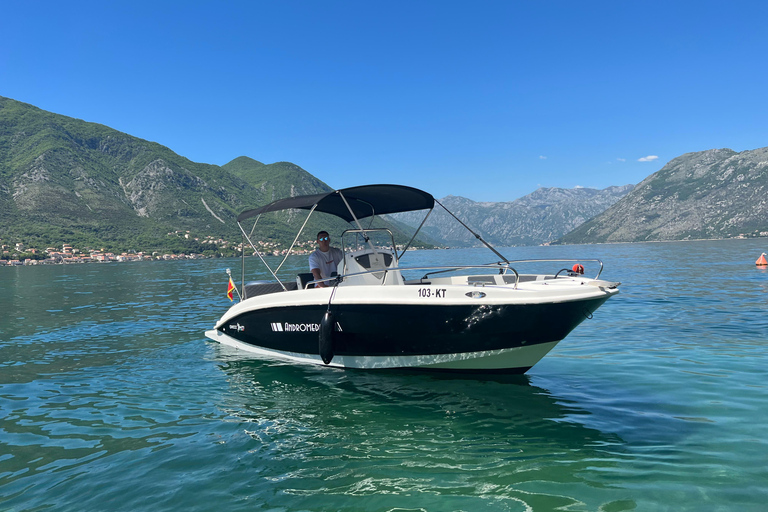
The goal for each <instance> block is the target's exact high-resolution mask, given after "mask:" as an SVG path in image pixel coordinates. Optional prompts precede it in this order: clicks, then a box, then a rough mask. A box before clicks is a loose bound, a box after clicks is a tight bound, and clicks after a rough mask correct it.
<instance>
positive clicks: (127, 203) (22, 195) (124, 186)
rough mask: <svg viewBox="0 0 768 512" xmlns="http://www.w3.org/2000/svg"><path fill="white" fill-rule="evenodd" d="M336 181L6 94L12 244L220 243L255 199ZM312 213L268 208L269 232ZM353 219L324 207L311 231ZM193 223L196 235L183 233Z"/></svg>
mask: <svg viewBox="0 0 768 512" xmlns="http://www.w3.org/2000/svg"><path fill="white" fill-rule="evenodd" d="M329 190H331V187H329V186H328V185H327V184H325V183H323V182H322V181H320V180H319V179H317V178H316V177H314V176H312V175H311V174H310V173H308V172H307V171H305V170H304V169H302V168H301V167H299V166H297V165H295V164H292V163H290V162H278V163H274V164H263V163H261V162H258V161H256V160H253V159H251V158H248V157H239V158H236V159H234V160H232V161H231V162H229V163H227V164H225V165H224V166H221V167H219V166H216V165H208V164H200V163H195V162H192V161H191V160H189V159H187V158H184V157H182V156H179V155H178V154H176V153H174V152H173V151H171V150H170V149H169V148H167V147H165V146H161V145H160V144H157V143H154V142H150V141H146V140H143V139H139V138H137V137H133V136H130V135H127V134H125V133H122V132H119V131H117V130H114V129H112V128H109V127H107V126H103V125H100V124H96V123H89V122H85V121H82V120H79V119H73V118H70V117H66V116H62V115H58V114H54V113H50V112H46V111H43V110H41V109H39V108H37V107H34V106H32V105H27V104H25V103H21V102H18V101H15V100H12V99H9V98H4V97H0V226H2V228H1V229H2V230H1V231H0V239H2V240H3V244H8V243H9V242H12V243H13V242H22V243H24V244H25V245H26V246H27V247H37V248H44V247H47V246H59V247H60V246H61V245H62V243H70V244H74V245H77V246H78V247H80V248H85V247H87V246H90V247H93V248H102V247H104V248H107V249H110V250H125V249H128V248H136V249H137V250H164V251H165V250H173V251H190V252H203V251H204V250H205V249H207V248H210V247H211V246H210V245H208V246H204V245H203V244H201V243H200V242H199V241H198V242H196V241H195V240H194V238H204V237H206V236H209V237H214V238H224V239H225V240H226V239H228V240H232V241H237V242H239V241H240V231H239V229H238V228H237V224H236V221H235V219H236V217H237V214H239V213H240V212H241V211H243V210H245V209H247V208H255V207H258V206H261V205H264V204H267V203H269V202H271V201H273V200H274V199H278V198H282V197H287V196H296V195H302V194H316V193H320V192H325V191H329ZM305 218H306V213H305V212H297V211H293V210H288V211H285V212H279V213H277V214H275V215H267V216H264V218H262V219H260V220H259V229H258V233H259V238H260V239H262V240H272V241H278V242H280V243H281V244H283V245H287V244H289V243H290V242H291V241H292V240H293V238H294V236H295V234H296V231H297V230H298V228H299V227H300V226H301V223H303V222H304V220H305ZM347 227H349V225H348V224H347V223H346V222H344V221H341V220H339V219H338V218H336V217H332V216H330V215H327V214H320V213H315V214H314V215H313V216H312V218H311V219H310V221H309V223H308V224H307V226H306V228H305V231H304V236H303V237H302V239H303V240H309V239H313V238H314V234H315V233H316V232H317V231H319V230H321V229H326V230H328V231H329V232H331V233H340V232H341V230H343V229H345V228H347ZM186 231H189V232H190V235H191V236H190V238H186V237H185V236H178V235H177V232H182V233H184V232H186ZM169 233H171V235H170V236H169ZM397 238H398V240H400V241H402V240H403V239H405V240H407V239H408V238H407V237H406V236H405V235H401V234H398V235H397Z"/></svg>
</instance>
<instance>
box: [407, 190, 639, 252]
mask: <svg viewBox="0 0 768 512" xmlns="http://www.w3.org/2000/svg"><path fill="white" fill-rule="evenodd" d="M632 188H633V186H632V185H625V186H621V187H608V188H606V189H603V190H597V189H592V188H582V187H578V188H572V189H563V188H540V189H538V190H536V191H534V192H533V193H531V194H529V195H527V196H525V197H521V198H520V199H517V200H515V201H511V202H500V203H483V202H475V201H472V200H470V199H467V198H465V197H458V196H448V197H445V198H443V199H441V200H440V202H441V203H442V204H444V205H445V207H446V208H448V210H450V211H451V212H452V213H453V214H455V215H456V216H457V217H459V218H460V219H461V220H462V221H463V222H464V223H466V224H467V225H468V226H469V227H470V228H472V229H473V230H474V231H476V232H477V233H478V234H480V235H481V236H482V237H483V239H485V240H487V241H488V242H490V243H492V244H494V245H502V246H510V245H539V244H542V243H547V242H551V241H553V240H556V239H558V238H559V237H561V236H562V235H563V234H565V233H568V232H569V231H571V230H573V229H574V228H576V227H577V226H579V225H581V224H582V223H584V222H585V221H587V220H588V219H590V218H592V217H594V216H595V215H598V214H599V213H601V212H603V211H605V209H606V208H608V207H609V206H610V205H612V204H614V203H615V202H616V201H618V200H619V199H621V198H622V197H623V196H625V195H626V194H627V193H628V192H629V191H630V190H632ZM395 218H396V219H397V220H399V221H401V222H404V223H406V224H409V225H411V226H418V223H419V222H421V219H422V218H423V216H420V215H414V214H412V213H407V214H398V215H397V216H395ZM424 230H425V232H426V234H427V235H428V236H429V237H431V239H433V240H437V241H439V242H440V243H442V244H444V245H449V246H452V247H466V246H473V245H477V244H478V242H477V240H476V239H475V237H473V236H472V235H471V234H469V233H467V231H466V230H465V229H464V228H463V227H461V225H460V224H459V223H458V222H456V220H455V219H453V218H452V217H451V216H450V215H448V214H447V213H446V212H445V211H444V210H443V209H442V208H440V207H439V206H437V207H436V208H435V210H434V212H433V213H432V215H430V218H429V219H428V220H427V222H426V224H425V225H424Z"/></svg>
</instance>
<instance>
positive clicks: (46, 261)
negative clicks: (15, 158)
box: [0, 231, 316, 267]
mask: <svg viewBox="0 0 768 512" xmlns="http://www.w3.org/2000/svg"><path fill="white" fill-rule="evenodd" d="M168 236H176V237H179V238H185V239H190V238H191V239H192V240H194V241H197V242H199V243H200V244H201V245H203V246H208V247H210V249H206V250H205V251H203V252H201V253H191V252H190V253H171V252H161V251H151V252H148V251H146V252H145V251H128V252H122V253H120V254H115V253H113V252H109V251H105V250H104V249H94V248H91V247H82V248H79V247H75V246H74V245H73V244H68V243H64V244H62V245H61V247H46V248H44V249H40V248H36V247H27V246H26V245H25V244H24V243H23V242H13V243H12V245H11V243H10V242H6V241H5V240H3V239H0V251H2V252H1V254H0V267H3V266H6V267H8V266H21V265H70V264H79V263H111V262H120V263H124V262H131V261H172V260H188V259H190V260H195V259H205V258H220V257H228V256H236V255H239V254H240V253H241V252H242V251H243V247H244V245H243V243H242V242H237V243H235V242H231V241H228V240H224V239H223V238H215V237H212V236H206V237H203V238H192V235H191V234H190V232H189V231H175V232H171V233H168ZM256 246H257V248H258V249H259V252H260V253H261V254H262V255H273V256H283V255H285V253H286V252H287V249H285V248H283V244H281V243H279V242H275V241H259V242H256ZM245 247H246V250H248V249H249V248H250V247H249V246H247V245H246V246H245ZM315 248H316V242H315V241H314V240H306V241H297V242H296V245H295V246H294V248H293V250H292V251H291V254H299V255H301V254H309V253H311V252H312V251H314V250H315ZM254 255H255V253H254Z"/></svg>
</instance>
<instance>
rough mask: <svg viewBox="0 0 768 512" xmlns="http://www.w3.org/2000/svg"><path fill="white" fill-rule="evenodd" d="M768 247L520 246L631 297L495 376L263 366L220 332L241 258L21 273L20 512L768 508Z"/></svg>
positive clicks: (8, 433) (6, 334)
mask: <svg viewBox="0 0 768 512" xmlns="http://www.w3.org/2000/svg"><path fill="white" fill-rule="evenodd" d="M767 250H768V240H766V239H763V240H728V241H711V242H687V243H645V244H620V245H595V246H564V247H527V248H509V249H503V251H502V252H503V253H504V254H505V255H506V256H507V257H508V258H516V259H522V258H573V257H580V258H593V257H599V258H601V259H602V260H603V262H604V263H605V270H604V271H603V275H602V278H604V279H608V280H612V281H621V282H622V285H621V293H620V294H619V295H618V296H616V297H614V298H612V299H611V300H609V301H608V302H607V303H606V304H605V305H604V306H603V307H602V308H600V309H599V310H598V311H597V312H596V313H595V315H594V318H592V319H591V320H588V321H585V322H584V323H583V324H582V325H581V326H579V327H578V328H577V329H576V330H575V331H574V332H573V333H571V334H570V335H569V336H568V337H567V338H566V339H565V340H564V341H563V342H561V343H560V344H559V345H558V346H557V347H556V348H555V349H554V350H553V351H552V352H551V353H550V354H549V355H548V356H547V357H545V358H544V359H543V360H542V361H541V362H540V363H539V364H537V365H536V366H535V367H534V368H533V369H532V370H530V371H529V372H528V374H527V375H525V376H518V377H487V378H466V377H459V376H451V375H443V374H440V375H434V374H419V373H398V372H384V373H377V372H364V371H344V370H336V369H330V368H319V367H306V366H295V365H290V364H285V363H281V362H276V361H260V360H252V359H247V358H243V357H242V355H241V354H239V353H237V352H236V351H234V350H232V349H228V348H227V347H222V346H220V345H218V344H216V343H214V342H211V341H209V340H207V339H206V338H204V336H203V332H204V331H205V330H206V329H209V328H211V327H212V326H213V324H214V323H215V321H216V320H217V319H218V318H219V317H220V316H221V315H222V313H223V312H224V311H225V310H226V309H227V308H228V307H229V305H230V302H229V300H227V299H226V297H225V292H226V284H227V276H226V274H225V272H224V271H225V268H226V267H227V266H229V267H231V268H232V272H233V275H234V276H235V280H236V281H239V275H240V262H239V260H234V259H230V260H223V259H222V260H204V261H184V262H144V263H125V264H86V265H71V266H45V267H23V268H2V269H0V510H10V511H31V510H36V511H37V510H56V511H82V510H110V511H135V510H152V511H156V510H157V511H164V510H169V511H170V510H174V511H175V510H183V511H185V512H189V511H208V510H216V511H220V510H227V511H236V510H276V511H299V510H312V511H326V510H328V511H359V510H366V511H369V510H370V511H405V510H426V511H459V510H463V511H525V510H535V511H545V510H569V511H574V510H577V511H579V510H590V511H593V510H603V511H611V512H617V511H622V510H654V511H655V510H675V511H678V510H697V511H698V510H707V511H709V510H728V511H730V510H738V511H744V510H765V507H766V503H768V427H767V426H766V425H768V379H767V378H766V368H767V367H768V350H767V346H768V271H766V270H760V269H758V268H756V267H755V264H754V261H755V259H756V258H757V257H758V256H759V255H760V253H761V252H764V251H767ZM478 258H479V259H480V260H481V261H483V262H490V261H494V259H495V258H494V256H493V255H492V254H491V253H490V252H487V251H486V252H483V251H482V250H480V249H467V250H449V251H419V252H414V253H411V254H407V255H406V257H405V259H404V261H403V264H411V265H427V264H432V263H441V262H447V261H451V260H457V259H458V260H462V261H464V262H466V263H475V262H477V260H478ZM253 260H254V261H251V259H249V261H248V263H247V265H248V271H249V273H250V274H251V276H249V278H257V279H264V278H267V277H268V274H267V273H265V272H264V271H263V270H258V269H257V263H258V261H255V259H253ZM286 265H287V266H286V267H284V268H287V269H288V270H289V271H291V272H293V271H303V270H304V266H305V265H306V262H305V261H304V259H303V258H295V259H290V260H289V262H288V263H287V264H286ZM585 266H586V267H587V269H586V271H587V274H588V275H594V273H596V271H597V267H596V266H595V264H594V263H585ZM558 269H559V268H554V271H556V270H558ZM550 270H553V269H552V268H550ZM258 272H261V274H259V273H258ZM392 328H393V329H396V328H397V319H393V322H392Z"/></svg>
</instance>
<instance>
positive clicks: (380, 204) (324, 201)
mask: <svg viewBox="0 0 768 512" xmlns="http://www.w3.org/2000/svg"><path fill="white" fill-rule="evenodd" d="M342 195H343V196H344V199H346V200H347V203H349V208H351V209H352V211H353V212H354V213H355V217H357V218H358V219H364V218H366V217H370V216H371V215H381V214H385V213H398V212H410V211H413V210H426V209H429V208H433V207H434V206H435V198H434V197H432V194H429V193H427V192H424V191H423V190H419V189H416V188H412V187H405V186H403V185H363V186H360V187H351V188H343V189H340V190H334V191H333V192H326V193H323V194H313V195H310V196H297V197H287V198H285V199H278V200H277V201H274V202H272V203H269V204H268V205H265V206H262V207H260V208H254V209H252V210H246V211H244V212H243V213H241V214H240V215H238V216H237V222H242V221H244V220H246V219H249V218H251V217H255V216H256V215H260V214H262V213H267V212H276V211H280V210H288V209H291V208H298V209H302V210H310V209H312V207H313V206H314V205H317V208H316V211H319V212H324V213H330V214H331V215H335V216H336V217H340V218H342V219H344V220H345V221H347V222H352V220H354V219H353V217H352V215H351V214H350V212H349V209H348V208H347V205H346V204H344V199H342V198H341V196H342Z"/></svg>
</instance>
